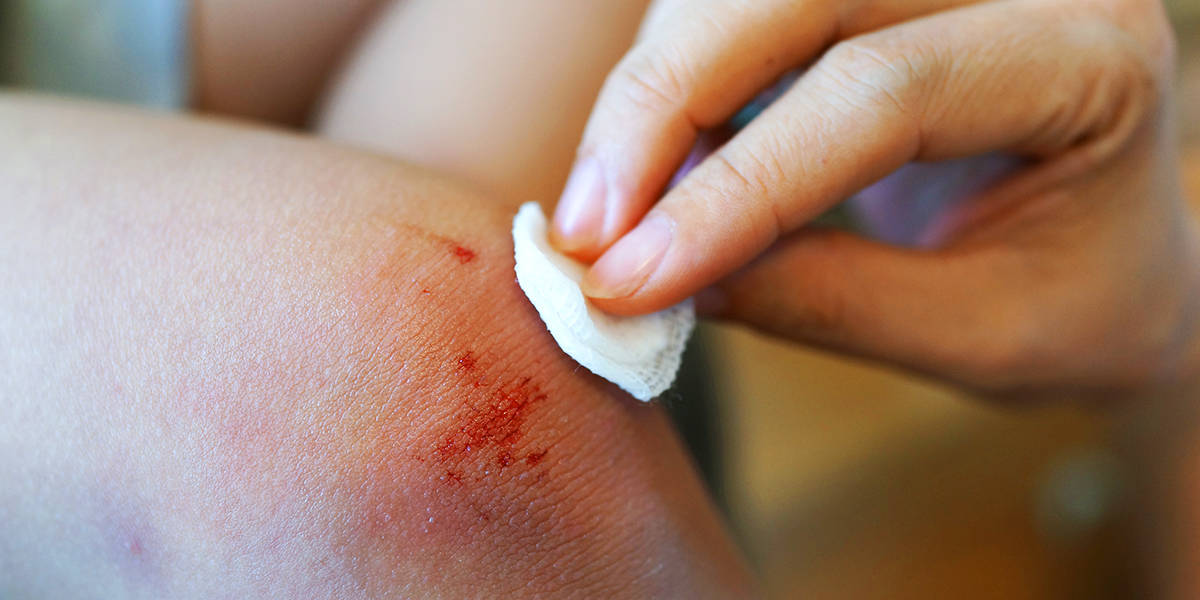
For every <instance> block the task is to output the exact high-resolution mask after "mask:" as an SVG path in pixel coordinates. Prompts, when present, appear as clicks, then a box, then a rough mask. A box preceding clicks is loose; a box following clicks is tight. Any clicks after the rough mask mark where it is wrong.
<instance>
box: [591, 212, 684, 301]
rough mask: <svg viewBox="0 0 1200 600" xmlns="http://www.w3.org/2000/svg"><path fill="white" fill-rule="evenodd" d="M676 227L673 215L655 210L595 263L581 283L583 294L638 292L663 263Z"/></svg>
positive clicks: (609, 295) (606, 295) (605, 295)
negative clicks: (655, 211)
mask: <svg viewBox="0 0 1200 600" xmlns="http://www.w3.org/2000/svg"><path fill="white" fill-rule="evenodd" d="M672 229H673V226H672V222H671V218H670V217H668V216H666V215H664V214H661V213H651V214H650V216H648V217H646V218H645V219H644V220H643V221H642V223H641V225H638V226H637V227H635V228H634V229H633V231H630V232H629V233H628V234H626V235H625V237H623V238H621V239H619V240H617V243H616V244H613V246H612V247H611V248H609V249H608V252H605V253H604V256H601V257H600V260H598V261H596V264H594V265H592V268H591V269H590V270H589V271H588V272H587V275H585V276H584V277H583V281H582V282H580V286H581V287H582V288H583V293H584V294H586V295H587V296H589V297H591V298H623V297H625V296H628V295H630V294H632V293H634V292H635V291H637V289H638V288H640V287H642V285H643V284H644V283H646V280H647V279H649V278H650V274H651V273H653V272H654V270H655V269H657V268H658V264H659V263H660V262H662V258H663V255H665V254H666V253H667V247H668V246H670V244H671V237H672Z"/></svg>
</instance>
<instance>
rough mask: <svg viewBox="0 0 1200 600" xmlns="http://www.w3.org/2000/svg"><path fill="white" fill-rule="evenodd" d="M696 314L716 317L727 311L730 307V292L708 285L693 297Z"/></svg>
mask: <svg viewBox="0 0 1200 600" xmlns="http://www.w3.org/2000/svg"><path fill="white" fill-rule="evenodd" d="M693 302H694V303H695V304H694V305H695V307H696V314H698V315H700V316H704V317H715V316H717V315H720V314H722V313H724V312H725V310H726V309H727V308H728V307H729V294H726V293H725V290H722V289H721V288H719V287H716V286H709V287H706V288H704V289H702V290H700V291H699V292H697V293H696V295H695V296H694V297H693Z"/></svg>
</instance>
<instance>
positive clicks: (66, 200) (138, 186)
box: [0, 96, 748, 598]
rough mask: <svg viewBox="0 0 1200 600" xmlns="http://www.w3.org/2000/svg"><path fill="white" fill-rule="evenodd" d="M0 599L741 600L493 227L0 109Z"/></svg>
mask: <svg viewBox="0 0 1200 600" xmlns="http://www.w3.org/2000/svg"><path fill="white" fill-rule="evenodd" d="M0 182H3V183H2V184H0V185H3V186H4V188H5V192H4V194H2V195H0V197H3V198H4V199H5V200H4V201H3V202H4V207H3V210H4V212H5V214H6V215H7V217H6V218H5V219H4V220H2V221H0V290H2V291H0V363H2V364H3V365H4V367H3V368H2V369H0V395H3V397H4V402H2V403H0V423H4V424H5V426H4V427H3V428H0V480H3V481H5V482H6V485H5V486H0V529H2V530H4V531H5V532H6V535H5V536H2V537H0V573H3V574H4V575H3V576H2V577H0V592H2V593H0V595H4V596H6V597H8V596H12V597H29V596H32V597H39V596H53V597H64V598H70V597H91V596H96V595H100V596H104V597H114V596H115V597H135V598H136V597H147V598H150V597H176V598H179V597H225V596H228V597H247V596H272V597H350V598H353V597H384V598H386V597H413V596H416V597H438V596H442V597H458V596H464V595H466V596H479V595H484V596H493V597H495V596H508V595H515V594H520V595H537V594H553V593H573V594H579V595H591V596H594V595H602V596H609V595H617V596H629V597H646V596H654V595H663V594H666V593H668V591H669V593H670V594H671V595H676V594H681V595H684V596H688V597H704V596H723V595H742V594H745V593H747V586H748V579H747V575H746V571H745V570H744V567H743V566H742V563H741V561H740V559H739V558H738V556H737V554H736V552H735V550H734V549H733V547H732V544H731V543H730V541H729V538H728V536H727V535H726V533H725V532H724V531H723V529H722V526H721V524H720V522H719V519H718V518H717V516H716V513H715V511H714V510H713V508H712V506H711V504H710V503H709V502H708V501H707V499H706V496H705V494H704V493H703V490H702V489H701V486H700V483H699V481H698V479H697V478H696V476H695V473H694V470H693V468H692V466H691V465H690V464H689V462H688V459H687V458H686V456H685V454H684V452H683V450H682V448H681V446H680V444H679V442H678V441H677V439H676V438H675V437H674V435H673V433H672V432H671V430H670V427H669V425H668V423H667V421H666V419H665V418H664V416H663V415H662V413H661V411H660V410H659V409H658V408H656V407H653V406H645V405H640V404H636V403H634V402H632V401H631V400H629V399H628V398H627V397H625V396H624V395H622V394H620V393H619V392H618V391H616V390H615V389H614V388H612V387H611V386H609V385H608V384H606V383H604V382H602V381H600V380H598V379H596V378H594V377H593V376H591V375H589V374H587V373H584V372H581V370H579V369H578V367H577V366H576V365H575V364H574V363H573V362H571V361H570V360H569V359H567V358H566V357H565V356H563V355H562V354H561V353H560V352H559V351H558V350H557V348H556V347H555V346H554V343H553V341H552V340H551V339H550V338H549V336H548V334H546V332H545V330H544V328H543V327H542V325H541V323H540V322H539V320H538V319H537V317H536V315H535V314H534V313H533V311H532V309H531V308H530V307H529V306H528V304H527V302H525V301H524V299H523V297H522V296H521V294H520V291H519V290H518V289H517V287H516V286H515V284H514V282H513V277H512V271H511V268H512V265H511V247H510V242H509V240H508V235H507V231H508V226H507V225H508V219H509V215H508V213H507V211H505V210H502V209H498V208H496V207H495V203H494V201H489V200H488V199H487V198H486V195H484V194H480V193H478V192H476V191H471V190H468V189H464V188H462V187H459V186H455V185H452V184H448V183H445V182H444V181H440V180H437V179H435V178H433V177H431V176H429V175H428V174H425V173H422V172H420V171H417V170H414V169H411V168H406V167H402V166H400V165H399V164H397V163H395V162H392V161H390V160H387V159H383V158H380V157H375V156H370V155H366V154H362V153H358V152H353V151H349V150H342V149H337V148H335V147H331V146H328V145H323V144H321V143H318V142H315V141H311V140H308V139H304V138H300V137H295V136H290V135H284V134H279V133H271V132H268V131H264V130H257V129H251V128H245V127H239V126H233V125H230V124H224V123H219V122H213V121H209V122H205V121H187V120H183V119H178V118H172V117H163V116H144V115H140V114H138V113H136V112H134V111H128V110H119V109H113V108H102V107H96V106H89V105H84V104H77V103H71V102H65V101H50V100H47V99H44V98H36V97H21V96H7V97H4V98H3V99H2V100H0Z"/></svg>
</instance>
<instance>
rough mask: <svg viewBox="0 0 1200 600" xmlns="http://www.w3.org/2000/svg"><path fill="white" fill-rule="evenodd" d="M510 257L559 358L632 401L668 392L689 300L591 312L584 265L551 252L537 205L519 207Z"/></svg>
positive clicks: (685, 332) (688, 322)
mask: <svg viewBox="0 0 1200 600" xmlns="http://www.w3.org/2000/svg"><path fill="white" fill-rule="evenodd" d="M513 253H514V254H515V255H516V261H517V267H516V270H517V283H519V284H520V286H521V289H522V290H524V292H525V295H526V296H528V297H529V301H530V302H532V303H533V306H534V308H536V309H537V311H538V314H539V315H541V317H542V321H543V322H545V323H546V328H547V329H549V330H550V335H552V336H554V341H556V342H558V346H559V347H560V348H562V350H563V352H566V353H567V355H568V356H570V357H571V358H573V359H575V361H576V362H578V363H579V364H581V365H583V366H585V367H587V368H588V370H589V371H591V372H593V373H595V374H597V375H599V376H601V377H603V378H605V379H607V380H609V381H611V382H613V383H615V384H617V385H619V386H621V389H623V390H625V391H627V392H629V393H630V394H632V395H633V397H634V398H637V399H638V400H642V401H648V400H650V399H651V398H654V397H655V396H657V395H659V394H661V393H663V392H664V391H666V389H667V388H669V387H671V383H672V382H673V381H675V373H676V372H677V371H678V370H679V360H680V358H681V357H682V356H683V347H684V345H686V344H687V339H688V336H690V335H691V333H692V327H693V326H694V325H695V324H696V314H695V311H694V310H693V309H692V301H691V300H686V301H684V302H682V303H680V304H677V305H675V306H672V307H671V308H668V309H666V310H662V311H659V312H656V313H654V314H650V315H643V316H638V317H618V316H614V315H610V314H608V313H605V312H603V311H601V310H600V309H598V308H596V307H594V306H592V303H591V302H588V301H587V298H585V297H584V295H583V292H582V291H580V289H579V281H580V280H581V279H583V274H584V273H585V272H586V271H587V267H586V266H585V265H584V264H582V263H580V262H578V261H576V260H574V259H571V258H569V257H567V256H564V255H563V254H560V253H559V252H558V251H557V250H555V249H554V248H552V247H551V246H550V242H549V241H548V240H547V238H546V216H545V215H544V214H542V208H541V207H540V206H538V204H537V203H536V202H528V203H526V204H525V205H523V206H522V207H521V210H519V211H518V212H517V217H516V218H515V219H513Z"/></svg>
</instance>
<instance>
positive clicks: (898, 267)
mask: <svg viewBox="0 0 1200 600" xmlns="http://www.w3.org/2000/svg"><path fill="white" fill-rule="evenodd" d="M1006 254H1007V255H1006ZM1017 264H1019V263H1018V262H1017V257H1016V256H1015V255H1012V251H1011V250H1003V249H974V250H970V251H962V250H946V251H939V252H928V251H919V250H911V249H904V248H898V247H894V246H889V245H884V244H881V243H878V242H874V241H871V240H867V239H864V238H861V237H858V236H855V235H852V234H849V233H846V232H841V231H827V230H804V231H801V232H798V233H796V234H794V235H792V236H789V237H788V238H787V239H786V240H785V241H783V242H781V243H780V244H777V245H776V246H775V247H774V248H773V249H771V250H770V251H769V252H767V253H766V254H764V255H763V256H761V257H760V258H758V259H757V260H756V261H754V262H753V263H751V264H750V265H749V266H747V267H745V268H743V269H742V270H740V271H738V272H736V273H734V274H733V275H731V276H730V277H728V278H726V279H725V280H723V281H721V282H719V283H718V284H717V285H715V286H714V287H712V288H709V289H707V290H705V291H704V293H702V294H701V295H700V296H699V297H698V301H699V305H700V308H701V311H702V312H707V313H710V314H711V315H712V316H716V317H718V318H721V319H728V320H732V321H740V322H743V323H745V324H747V325H750V326H751V327H754V328H757V329H760V330H763V331H765V332H767V333H772V334H775V335H778V336H782V337H785V338H788V339H792V340H796V341H801V342H806V343H810V344H814V345H817V346H823V347H827V348H830V349H834V350H838V351H842V352H846V353H849V354H853V355H857V356H863V357H867V358H872V359H876V360H881V361H885V362H889V363H894V364H898V365H900V366H903V367H907V368H909V369H912V370H915V371H918V372H922V373H931V374H937V375H938V376H939V377H943V378H949V379H951V380H953V381H956V382H958V383H962V384H966V385H969V386H971V387H976V388H984V389H988V388H1003V387H1005V385H1006V384H1007V383H1009V382H1010V380H1011V379H1014V378H1016V377H1018V376H1020V375H1021V373H1022V372H1023V371H1024V367H1023V366H1021V365H1019V364H1018V363H1019V361H1021V360H1024V357H1025V356H1027V353H1024V352H1023V349H1024V348H1025V347H1026V345H1025V344H1024V343H1023V342H1024V341H1025V340H1026V339H1027V338H1026V337H1025V336H1023V334H1022V332H1024V331H1025V330H1027V329H1028V326H1027V324H1028V323H1029V322H1030V321H1029V320H1028V319H1026V318H1024V317H1025V315H1024V312H1023V307H1024V306H1026V305H1025V303H1020V302H1016V303H1014V302H1004V301H1003V299H1004V298H1006V297H1007V294H1006V293H1005V292H1004V289H1003V288H1002V286H1001V284H1000V283H999V282H1006V281H1007V283H1008V284H1009V285H1012V278H1011V277H1006V276H1005V275H1004V273H1005V272H1006V271H1007V272H1010V273H1013V271H1012V270H1010V269H1009V268H1007V267H1006V265H1014V266H1015V265H1017ZM1014 275H1015V273H1014Z"/></svg>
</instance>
